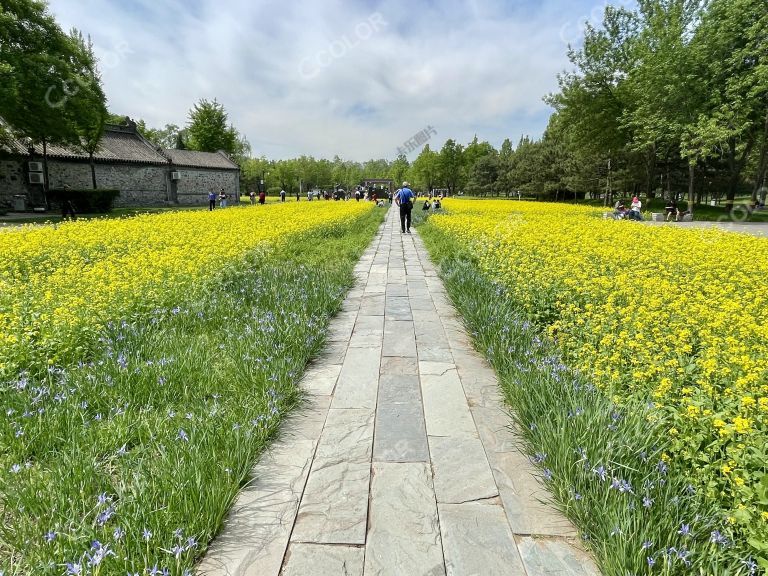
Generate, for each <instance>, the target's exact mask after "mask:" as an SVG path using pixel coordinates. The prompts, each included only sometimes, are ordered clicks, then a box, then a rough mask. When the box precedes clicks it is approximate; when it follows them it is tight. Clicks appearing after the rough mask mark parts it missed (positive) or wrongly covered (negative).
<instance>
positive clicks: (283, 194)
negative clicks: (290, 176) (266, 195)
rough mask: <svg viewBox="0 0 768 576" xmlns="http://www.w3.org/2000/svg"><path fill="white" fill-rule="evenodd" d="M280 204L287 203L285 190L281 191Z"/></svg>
mask: <svg viewBox="0 0 768 576" xmlns="http://www.w3.org/2000/svg"><path fill="white" fill-rule="evenodd" d="M280 202H285V190H280Z"/></svg>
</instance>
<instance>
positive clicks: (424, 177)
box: [409, 144, 440, 192]
mask: <svg viewBox="0 0 768 576" xmlns="http://www.w3.org/2000/svg"><path fill="white" fill-rule="evenodd" d="M439 171H440V156H439V155H438V153H437V152H433V151H432V150H430V148H429V144H426V145H425V146H424V148H423V149H422V150H421V152H420V153H419V155H418V156H417V157H416V160H414V161H413V164H412V165H411V169H410V171H409V174H410V178H409V180H412V181H413V183H414V184H415V185H416V186H417V187H418V188H421V189H422V190H425V191H427V192H429V191H431V190H432V189H433V188H435V187H436V185H437V178H438V173H439Z"/></svg>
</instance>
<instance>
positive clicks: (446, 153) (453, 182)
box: [439, 139, 464, 195]
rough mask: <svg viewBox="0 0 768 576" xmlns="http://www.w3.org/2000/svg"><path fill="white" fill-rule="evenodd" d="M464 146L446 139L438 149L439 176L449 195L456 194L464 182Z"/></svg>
mask: <svg viewBox="0 0 768 576" xmlns="http://www.w3.org/2000/svg"><path fill="white" fill-rule="evenodd" d="M463 152H464V148H463V147H462V145H461V144H457V143H456V141H454V140H451V139H449V140H447V141H446V142H445V144H443V148H442V149H441V150H440V161H439V166H440V178H441V180H442V182H443V183H444V184H445V185H446V187H447V188H448V191H449V193H450V194H451V195H453V194H456V192H457V191H458V189H459V187H461V186H462V184H463V182H464V157H463Z"/></svg>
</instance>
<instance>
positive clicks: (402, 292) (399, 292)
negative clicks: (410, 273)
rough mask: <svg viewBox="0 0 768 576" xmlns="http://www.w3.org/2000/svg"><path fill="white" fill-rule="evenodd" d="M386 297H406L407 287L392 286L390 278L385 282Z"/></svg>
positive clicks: (404, 285)
mask: <svg viewBox="0 0 768 576" xmlns="http://www.w3.org/2000/svg"><path fill="white" fill-rule="evenodd" d="M403 276H405V273H403ZM387 296H388V297H389V296H408V285H407V284H405V283H403V284H399V283H398V284H393V283H392V277H391V276H390V278H389V279H388V280H387Z"/></svg>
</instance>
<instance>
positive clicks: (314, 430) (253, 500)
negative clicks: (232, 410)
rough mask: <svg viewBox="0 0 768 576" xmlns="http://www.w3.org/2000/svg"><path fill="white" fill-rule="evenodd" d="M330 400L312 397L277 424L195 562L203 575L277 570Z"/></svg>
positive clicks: (242, 575)
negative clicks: (278, 429)
mask: <svg viewBox="0 0 768 576" xmlns="http://www.w3.org/2000/svg"><path fill="white" fill-rule="evenodd" d="M329 403H330V398H327V397H312V398H311V399H310V402H309V403H308V405H307V406H306V407H305V408H304V409H303V410H299V411H297V412H296V413H295V414H294V415H292V416H290V417H289V418H288V419H287V420H286V421H285V423H284V425H283V426H281V436H280V439H279V440H278V441H277V442H275V443H274V444H273V445H272V447H271V449H270V450H268V451H267V452H265V453H264V455H263V456H262V457H261V458H260V459H259V462H258V463H257V464H256V466H255V467H254V469H253V472H252V480H251V481H250V482H249V483H248V484H247V485H246V486H245V487H244V488H243V489H242V490H241V492H240V494H238V496H237V498H236V499H235V503H234V504H233V506H232V509H231V510H230V512H229V515H228V517H227V519H226V520H225V523H224V530H223V531H222V533H221V534H220V535H219V536H218V537H217V538H216V540H215V541H214V542H213V544H212V545H211V548H210V549H209V550H208V552H207V553H206V555H205V557H204V558H203V560H202V561H201V563H200V564H199V566H198V571H199V573H200V574H204V575H207V576H252V575H255V574H278V573H279V571H280V566H281V565H282V562H283V556H284V554H285V550H286V548H287V546H288V540H289V538H290V535H291V528H292V526H293V522H294V520H295V518H296V514H297V511H298V508H299V501H300V499H301V494H302V492H303V490H304V487H305V484H306V481H307V476H308V474H309V470H310V467H311V464H312V458H313V454H314V452H315V448H316V446H317V439H318V438H319V437H320V431H321V430H322V427H323V423H324V421H325V416H326V412H327V410H328V404H329Z"/></svg>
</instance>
